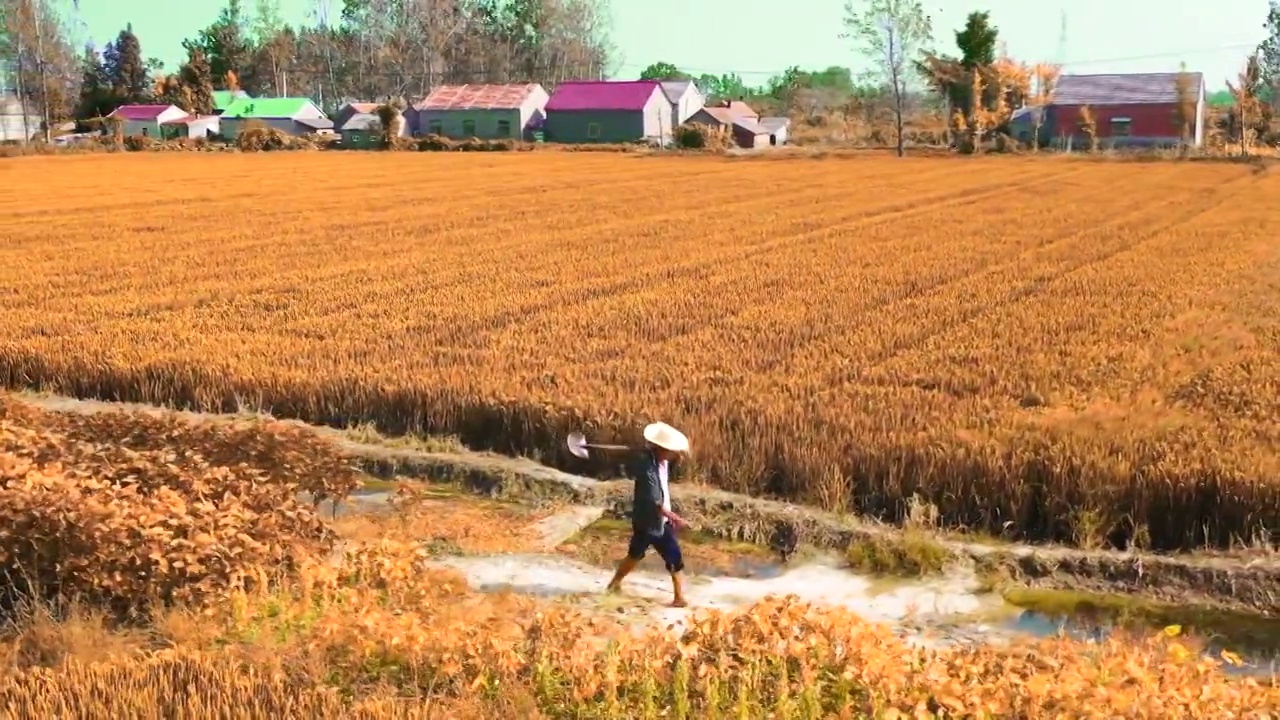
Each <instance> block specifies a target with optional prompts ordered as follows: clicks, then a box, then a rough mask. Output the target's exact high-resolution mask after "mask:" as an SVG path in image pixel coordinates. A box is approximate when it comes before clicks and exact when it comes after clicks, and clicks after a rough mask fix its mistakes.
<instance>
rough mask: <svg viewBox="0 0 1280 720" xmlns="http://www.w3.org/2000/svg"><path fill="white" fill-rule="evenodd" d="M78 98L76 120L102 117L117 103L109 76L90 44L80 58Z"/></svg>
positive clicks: (113, 108)
mask: <svg viewBox="0 0 1280 720" xmlns="http://www.w3.org/2000/svg"><path fill="white" fill-rule="evenodd" d="M80 73H81V74H80V98H79V101H78V102H77V103H76V110H75V116H76V119H77V120H88V119H90V118H98V117H104V116H106V115H109V114H111V111H112V110H115V109H116V107H117V105H118V104H119V103H117V102H116V100H115V93H114V92H113V91H112V88H111V78H110V77H109V76H108V75H107V69H106V67H104V66H103V64H102V58H101V57H100V56H99V55H98V52H97V51H96V50H94V49H93V46H92V45H89V46H86V47H85V49H84V57H83V58H81V60H80Z"/></svg>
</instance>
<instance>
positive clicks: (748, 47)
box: [80, 0, 1267, 88]
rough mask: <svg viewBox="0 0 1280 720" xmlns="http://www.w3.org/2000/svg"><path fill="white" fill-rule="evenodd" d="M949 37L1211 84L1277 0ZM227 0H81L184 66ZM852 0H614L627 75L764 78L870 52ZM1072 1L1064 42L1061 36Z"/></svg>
mask: <svg viewBox="0 0 1280 720" xmlns="http://www.w3.org/2000/svg"><path fill="white" fill-rule="evenodd" d="M926 3H927V6H928V8H929V10H930V12H931V13H932V15H933V17H934V26H935V31H936V32H935V36H936V37H937V38H938V39H939V45H940V46H943V47H950V46H951V45H952V44H953V43H952V35H951V31H952V30H954V29H956V28H958V27H959V26H960V25H961V24H963V22H964V17H965V15H966V14H968V13H969V12H971V11H973V10H988V11H990V12H991V17H992V20H993V22H994V23H995V24H996V25H997V26H998V27H999V28H1000V35H1001V37H1002V38H1003V39H1004V40H1005V41H1006V42H1007V43H1008V51H1009V53H1010V54H1011V55H1013V56H1014V57H1017V58H1019V59H1023V60H1028V61H1035V60H1049V61H1065V63H1066V66H1067V71H1068V72H1079V73H1088V72H1143V71H1147V72H1153V71H1172V70H1176V69H1177V67H1178V63H1179V61H1185V62H1186V63H1187V65H1188V67H1189V69H1192V70H1200V71H1202V72H1204V73H1205V74H1206V75H1207V78H1208V81H1209V85H1210V87H1215V88H1217V87H1223V86H1224V84H1225V80H1226V78H1228V77H1231V78H1233V79H1234V77H1235V74H1236V73H1237V72H1238V70H1239V66H1240V65H1241V63H1242V60H1243V57H1244V55H1245V53H1246V52H1247V51H1248V49H1249V48H1250V47H1252V46H1254V45H1256V44H1257V43H1258V42H1260V41H1261V40H1262V38H1263V37H1264V36H1265V32H1264V30H1263V29H1262V21H1263V19H1264V18H1265V17H1266V11H1267V0H1226V2H1221V3H1217V4H1215V5H1214V6H1213V8H1212V12H1207V11H1206V10H1207V6H1203V5H1188V6H1187V9H1188V12H1186V13H1179V12H1175V11H1174V9H1175V8H1176V7H1177V3H1172V4H1171V3H1169V2H1168V1H1167V0H1164V1H1162V2H1156V1H1155V0H1126V1H1125V2H1119V1H1118V0H1071V1H1070V2H1066V1H1065V0H1053V2H1039V3H1035V2H1027V1H1026V0H1019V1H1018V2H1015V1H1014V0H987V2H983V3H980V4H975V3H968V2H966V3H961V2H945V1H939V0H926ZM222 4H223V0H182V2H181V7H182V11H181V12H176V11H175V10H176V5H177V4H176V3H174V2H173V0H80V5H81V10H80V17H81V20H82V22H83V26H82V27H83V29H84V31H85V34H86V35H87V39H90V40H92V41H93V42H96V43H99V44H101V43H105V42H106V41H108V40H110V39H111V38H112V37H113V36H114V35H115V33H117V32H118V31H119V30H120V28H121V27H123V26H124V24H125V23H128V22H132V23H133V29H134V31H135V32H136V33H137V34H138V36H139V38H140V39H141V41H142V47H143V50H144V54H145V55H147V56H149V57H152V56H154V57H159V58H160V59H162V60H165V61H166V62H168V63H175V64H176V63H177V62H178V61H179V60H180V59H181V57H182V54H183V53H182V46H181V42H182V39H183V38H184V37H188V36H190V35H193V34H194V33H195V32H196V31H197V30H198V29H200V28H201V27H204V26H205V25H207V24H208V23H209V22H211V21H212V20H213V18H214V17H215V16H216V15H217V14H218V10H219V8H220V7H221V5H222ZM281 5H282V6H283V10H284V14H285V17H286V19H287V20H289V21H291V22H300V21H304V20H306V19H307V18H308V17H309V16H310V15H311V14H312V13H314V12H315V10H316V8H317V6H320V7H323V6H325V5H327V6H329V12H330V14H331V16H333V17H336V16H337V15H338V14H339V13H340V11H341V7H342V2H341V0H281ZM843 5H844V3H843V0H789V1H780V0H612V14H613V20H614V23H613V24H614V31H613V36H614V40H615V42H616V44H617V45H618V48H619V50H620V53H621V56H622V67H621V71H620V73H619V76H620V77H621V76H635V75H636V74H638V73H639V72H640V70H641V69H642V68H643V67H645V66H646V65H648V64H649V63H651V62H654V61H657V60H667V61H669V62H673V63H675V64H677V65H679V66H681V67H683V68H685V69H687V70H689V71H691V72H693V73H695V74H700V73H702V72H712V73H717V74H718V73H723V72H738V73H740V74H741V75H743V77H744V78H745V79H746V80H747V81H748V82H751V83H757V82H762V81H764V80H765V79H767V78H768V77H769V76H771V75H773V74H775V73H777V72H779V71H781V70H782V69H784V68H786V67H788V66H790V65H799V66H801V67H826V66H828V65H846V66H854V67H856V66H857V65H858V63H859V62H860V60H859V59H858V58H857V56H856V55H854V54H853V53H852V52H851V51H850V49H849V47H848V45H847V43H846V42H845V41H842V40H840V39H838V37H837V35H838V34H839V32H840V29H841V28H840V19H841V16H842V8H843ZM1063 7H1066V8H1067V33H1066V42H1065V43H1062V42H1060V35H1061V33H1060V28H1061V22H1060V21H1061V16H1060V13H1061V10H1062V8H1063Z"/></svg>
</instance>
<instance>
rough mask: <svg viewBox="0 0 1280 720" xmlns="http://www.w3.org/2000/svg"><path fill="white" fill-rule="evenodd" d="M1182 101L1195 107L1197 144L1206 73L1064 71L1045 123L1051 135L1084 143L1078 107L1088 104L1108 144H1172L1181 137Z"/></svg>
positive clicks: (1099, 134) (1193, 140)
mask: <svg viewBox="0 0 1280 720" xmlns="http://www.w3.org/2000/svg"><path fill="white" fill-rule="evenodd" d="M1184 93H1185V97H1183V95H1184ZM1184 102H1186V103H1187V104H1188V105H1189V106H1190V108H1189V109H1190V110H1191V113H1190V114H1191V117H1190V118H1189V120H1190V123H1189V124H1190V125H1191V127H1190V132H1189V133H1188V134H1189V135H1190V140H1191V144H1192V145H1194V146H1197V147H1198V146H1200V145H1201V144H1202V143H1203V142H1204V125H1205V122H1204V120H1205V83H1204V75H1203V74H1202V73H1198V72H1189V73H1176V72H1169V73H1127V74H1120V73H1113V74H1103V75H1063V76H1062V77H1060V78H1058V82H1057V85H1056V87H1055V88H1054V91H1053V98H1052V99H1051V101H1050V102H1049V104H1048V106H1047V107H1046V115H1045V121H1046V122H1045V124H1046V126H1047V133H1048V135H1049V136H1050V137H1053V138H1056V139H1058V141H1060V142H1063V143H1066V142H1071V143H1072V144H1073V145H1075V146H1080V145H1081V144H1083V143H1084V142H1086V140H1087V138H1086V135H1085V133H1084V132H1083V128H1082V127H1081V122H1080V109H1081V108H1083V107H1084V106H1086V105H1087V106H1089V109H1090V111H1091V112H1092V113H1093V117H1094V121H1095V123H1096V126H1097V137H1098V139H1099V142H1100V143H1101V144H1102V145H1103V146H1104V147H1134V146H1139V147H1142V146H1146V147H1151V146H1156V147H1160V146H1173V145H1177V144H1178V143H1179V142H1181V140H1182V129H1181V128H1180V127H1179V121H1178V115H1179V109H1178V108H1179V106H1180V105H1182V104H1183V103H1184Z"/></svg>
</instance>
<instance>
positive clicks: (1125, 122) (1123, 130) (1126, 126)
mask: <svg viewBox="0 0 1280 720" xmlns="http://www.w3.org/2000/svg"><path fill="white" fill-rule="evenodd" d="M1132 126H1133V120H1131V119H1130V118H1127V117H1118V118H1111V137H1129V136H1130V135H1131V134H1132Z"/></svg>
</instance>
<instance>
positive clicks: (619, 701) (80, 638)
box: [0, 403, 1280, 720]
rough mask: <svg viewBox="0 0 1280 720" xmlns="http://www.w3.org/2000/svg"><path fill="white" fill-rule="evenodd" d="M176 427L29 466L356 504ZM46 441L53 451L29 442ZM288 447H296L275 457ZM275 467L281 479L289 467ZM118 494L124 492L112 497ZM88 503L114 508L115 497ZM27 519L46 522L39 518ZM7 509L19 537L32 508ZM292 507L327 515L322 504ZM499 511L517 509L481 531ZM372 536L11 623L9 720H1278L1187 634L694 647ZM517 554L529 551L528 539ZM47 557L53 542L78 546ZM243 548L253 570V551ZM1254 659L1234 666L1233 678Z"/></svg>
mask: <svg viewBox="0 0 1280 720" xmlns="http://www.w3.org/2000/svg"><path fill="white" fill-rule="evenodd" d="M166 420H167V419H166V418H153V417H144V416H132V415H115V416H98V417H97V418H94V419H92V420H90V419H87V418H76V417H61V416H57V417H52V416H49V415H47V414H43V413H38V412H34V411H30V410H28V409H25V408H20V407H16V406H15V405H13V404H12V403H8V404H6V406H5V416H4V421H5V423H6V428H7V430H8V431H9V432H10V435H8V436H6V437H8V440H7V443H8V444H7V445H6V446H5V452H6V453H12V454H16V455H22V456H24V457H28V458H38V461H37V463H38V464H39V465H40V466H41V467H45V468H47V467H51V466H52V465H53V464H54V463H59V462H60V463H62V464H63V465H62V468H61V470H60V473H61V475H60V476H61V477H63V478H65V479H66V481H67V482H71V483H78V484H80V485H84V486H89V487H96V485H95V483H108V484H113V485H119V484H127V483H129V482H131V480H130V479H129V478H128V477H126V476H125V475H124V474H123V472H122V471H121V472H117V473H116V474H115V475H112V474H111V473H112V472H113V470H115V469H116V468H117V465H116V464H115V463H112V462H104V461H103V459H102V454H103V453H107V454H110V453H112V452H117V453H124V452H125V449H124V448H126V447H128V446H130V445H133V446H134V447H135V449H134V450H133V451H132V452H135V453H137V454H138V455H139V456H140V457H149V456H147V455H145V453H162V454H164V455H165V456H167V457H170V458H172V459H173V462H174V463H175V465H177V466H179V467H181V468H182V469H179V470H175V471H174V472H173V473H172V474H171V475H168V476H164V477H163V479H164V481H165V482H166V483H168V482H172V483H174V489H175V491H176V492H188V488H190V487H193V486H196V485H198V484H199V483H198V482H197V481H196V480H186V479H184V478H186V476H187V475H191V476H192V477H194V478H203V477H204V472H205V471H204V469H203V468H202V467H196V466H192V465H186V464H184V463H188V462H190V459H191V458H193V457H196V456H200V457H202V458H218V460H216V461H215V460H211V459H209V460H207V462H208V463H209V464H210V465H211V466H213V467H227V469H232V468H231V467H228V466H226V465H220V463H228V464H231V465H234V467H235V468H236V469H237V471H238V472H248V468H251V467H252V468H257V469H258V470H259V471H260V472H262V473H264V474H265V475H271V474H272V473H275V475H274V476H273V477H274V478H275V479H274V480H270V481H265V482H262V483H260V486H261V487H265V488H269V487H274V486H279V485H282V484H287V483H288V482H289V480H288V478H290V477H294V476H293V475H291V473H295V472H298V471H301V470H302V469H304V468H305V469H307V471H309V472H324V473H325V474H324V475H323V476H317V477H324V478H325V480H324V481H322V482H319V483H318V484H320V485H321V486H322V487H327V488H330V489H332V490H334V491H335V492H336V491H338V490H340V488H342V487H346V486H347V483H346V482H345V481H344V482H339V483H338V486H337V488H334V487H333V486H332V485H331V483H332V477H331V475H330V473H331V472H332V471H333V470H335V469H336V466H335V465H334V463H335V462H340V458H336V456H334V455H333V454H332V451H331V450H330V449H328V448H326V447H324V446H321V445H310V446H307V445H296V446H295V445H294V443H295V442H297V441H299V438H297V437H294V436H293V435H292V434H291V433H290V431H289V430H288V429H287V428H286V427H284V426H280V425H266V424H263V425H256V424H255V425H254V426H253V427H255V428H256V429H254V430H252V431H251V434H250V435H246V434H245V432H246V430H245V428H238V427H235V426H231V425H217V426H209V427H208V428H205V429H197V428H189V429H187V430H178V429H177V426H176V425H175V426H165V425H164V423H165V422H166ZM165 427H168V429H167V430H163V431H160V432H157V430H158V429H162V428H165ZM23 428H26V429H32V430H37V431H38V432H36V433H35V434H34V435H22V434H20V433H17V432H16V431H15V429H23ZM89 428H92V429H95V430H101V431H102V437H100V438H99V439H98V441H97V443H96V444H94V443H92V442H90V441H89V440H87V439H84V440H81V441H79V442H71V441H69V440H65V438H67V437H69V436H71V435H72V434H73V433H75V432H87V429H89ZM54 434H56V435H58V436H59V437H60V438H62V439H63V440H62V441H61V442H59V443H57V444H55V445H50V444H49V442H48V441H46V440H43V439H42V438H43V437H44V436H45V435H54ZM246 437H256V438H257V439H256V441H254V442H246V441H245V439H246ZM138 446H145V447H146V448H147V449H136V448H137V447H138ZM233 446H242V447H245V449H246V453H245V455H244V456H243V458H241V459H242V461H243V467H242V466H241V464H240V463H234V460H235V458H234V457H233V456H232V455H230V454H227V453H226V448H230V447H233ZM286 447H289V448H292V451H291V452H289V453H285V454H274V455H273V454H271V452H270V451H265V450H264V448H286ZM24 448H26V449H25V450H24ZM113 448H118V449H116V450H113ZM271 462H275V463H276V465H275V466H273V467H268V464H269V463H271ZM132 467H133V468H134V472H135V473H136V474H138V475H140V476H142V479H143V482H142V484H146V482H150V481H158V480H159V479H161V476H159V475H157V474H155V471H154V470H153V469H148V468H149V467H150V466H146V465H144V464H143V463H142V462H141V461H138V462H135V463H134V465H133V466H132ZM95 475H100V476H102V478H103V479H101V480H97V481H95V480H94V476H95ZM10 481H11V482H10V486H11V487H14V486H15V485H14V483H13V482H12V478H10ZM19 484H20V483H19ZM295 484H296V485H298V486H304V485H309V484H317V482H315V481H313V482H312V483H308V482H297V483H295ZM214 490H215V491H217V490H221V491H222V492H221V494H220V497H221V500H219V501H220V502H232V501H231V500H229V498H235V497H237V496H239V495H243V494H245V493H246V492H249V491H248V490H247V489H246V488H245V487H244V486H242V485H240V484H237V483H236V481H235V476H234V475H231V476H229V480H228V484H227V486H226V487H221V486H220V487H217V488H214ZM213 495H219V493H217V492H214V493H213ZM406 495H408V494H407V493H406ZM426 499H427V498H422V497H416V498H415V497H404V498H402V500H401V501H400V503H399V504H400V505H401V507H400V510H401V511H403V512H404V513H406V514H407V515H413V514H415V513H418V514H421V515H422V516H424V517H433V518H436V519H437V520H438V524H439V525H440V527H438V528H437V529H435V530H434V532H449V530H448V529H447V528H445V527H444V525H445V524H446V523H466V524H472V523H479V522H485V521H489V520H493V519H495V518H496V519H501V520H503V521H510V524H511V525H516V524H518V523H519V522H520V520H521V518H519V517H510V516H506V515H502V514H501V513H502V512H505V511H500V510H499V509H498V508H497V507H496V506H492V505H484V504H481V505H474V506H471V511H469V512H460V513H459V514H457V515H453V516H450V515H446V514H443V513H441V512H440V509H439V508H438V507H437V506H433V505H427V504H424V501H425V500H426ZM209 501H210V502H214V500H209ZM81 503H82V504H84V505H86V506H89V505H92V504H93V498H92V497H88V496H86V497H84V498H83V499H82V500H81ZM20 507H21V512H23V513H25V514H27V515H31V516H33V517H37V518H38V517H43V514H42V513H43V511H41V510H40V509H38V508H35V507H34V506H31V505H24V506H20ZM6 512H8V513H9V517H10V518H13V517H17V513H18V512H19V510H18V509H15V508H10V509H8V510H7V511H6ZM187 512H188V511H187V509H186V508H183V507H179V506H177V505H172V506H170V507H169V508H168V510H167V512H164V513H161V514H158V515H157V514H152V515H147V514H141V513H139V514H136V515H132V516H129V517H126V518H122V519H120V520H119V521H118V523H117V524H125V523H129V522H131V523H132V525H133V526H134V527H135V528H136V532H138V533H140V534H142V535H144V536H145V535H147V534H149V533H151V532H155V531H163V529H164V528H165V527H167V526H171V525H172V524H173V523H174V522H175V521H177V523H178V524H179V525H181V524H182V523H183V522H185V520H184V518H185V516H186V513H187ZM290 512H291V513H293V514H295V515H297V516H299V517H308V513H310V509H309V508H308V507H300V508H295V509H293V510H291V511H290ZM494 512H497V513H499V514H498V515H496V516H495V515H492V514H489V515H485V514H477V513H494ZM228 514H234V510H231V511H229V513H228ZM309 517H311V518H312V519H314V515H311V516H309ZM524 519H528V518H524ZM390 527H391V526H388V528H390ZM422 527H425V526H422ZM386 534H387V535H391V534H392V533H390V532H388V533H386ZM302 537H304V538H305V537H308V533H306V532H304V533H302ZM348 539H349V540H352V542H350V543H349V545H348V547H347V548H346V549H345V551H344V552H343V553H342V555H341V557H339V558H337V559H336V562H335V560H334V559H331V558H329V557H328V556H327V554H326V553H325V552H324V551H323V549H322V548H313V549H314V552H312V553H311V554H309V555H302V554H300V555H299V556H298V557H296V558H295V561H294V562H292V563H290V564H289V566H288V567H286V568H281V567H272V569H271V571H270V572H269V573H268V572H267V571H266V570H265V569H262V568H260V569H259V572H261V573H262V574H264V575H265V574H269V575H270V576H271V577H273V578H274V579H275V580H276V581H277V582H276V583H274V584H270V585H268V584H257V585H254V586H252V587H247V586H237V585H232V584H224V585H222V586H221V588H220V589H219V590H218V591H217V592H204V593H201V594H199V595H198V598H199V600H200V602H199V603H198V604H191V603H187V602H175V603H173V604H170V605H169V606H167V607H163V608H156V609H155V610H154V611H153V612H152V613H151V614H150V616H149V617H148V618H147V620H146V621H145V622H142V623H139V622H138V621H137V619H134V621H133V622H126V623H123V624H122V623H121V622H120V620H119V619H118V618H117V617H116V616H115V615H114V614H113V613H110V612H106V611H105V610H104V609H103V608H102V607H101V606H98V605H95V604H94V602H93V601H94V596H92V595H83V596H82V597H81V598H79V599H72V598H68V597H65V596H62V595H59V596H58V597H56V598H54V601H55V602H54V603H52V604H51V603H48V602H44V603H34V604H32V603H25V604H19V605H17V606H16V607H12V608H10V609H9V611H8V613H7V620H8V622H6V623H5V624H4V625H3V626H0V708H3V709H2V710H0V717H5V718H46V717H94V718H96V717H103V718H106V717H112V718H114V717H129V718H142V719H149V718H157V719H158V718H170V717H180V716H181V717H197V716H198V717H212V716H217V717H224V718H242V717H243V718H250V717H316V718H369V719H371V720H372V719H373V718H426V717H466V718H511V717H522V718H523V717H528V718H539V717H557V718H566V717H595V718H605V719H610V720H613V719H617V720H621V719H622V718H635V717H658V716H659V712H660V711H661V712H663V713H664V714H663V716H665V717H683V718H692V717H699V718H715V717H765V716H768V715H770V714H775V715H776V716H778V717H789V718H827V717H841V718H897V717H901V718H905V717H918V718H932V717H1055V716H1072V717H1075V716H1080V715H1081V714H1082V713H1092V714H1094V715H1096V716H1098V717H1115V716H1122V717H1130V718H1165V717H1179V718H1188V719H1189V720H1201V719H1203V720H1208V719H1209V718H1222V717H1235V718H1257V719H1259V720H1261V718H1263V717H1266V715H1265V713H1266V712H1269V711H1271V710H1272V709H1274V708H1275V707H1277V703H1280V688H1278V687H1276V686H1275V685H1274V684H1267V683H1262V682H1259V681H1258V680H1251V679H1240V678H1229V677H1227V676H1225V675H1223V674H1222V672H1221V668H1220V664H1221V663H1220V662H1218V661H1215V660H1202V659H1199V658H1197V657H1196V656H1195V655H1194V654H1193V653H1194V650H1195V647H1194V645H1193V643H1191V642H1190V641H1186V640H1183V639H1181V638H1177V637H1174V635H1175V634H1176V633H1172V632H1171V633H1169V635H1168V636H1159V637H1155V638H1138V639H1133V638H1117V639H1113V640H1109V641H1107V642H1105V643H1102V644H1098V645H1094V646H1081V645H1077V644H1074V643H1071V642H1068V641H1066V640H1052V641H1044V642H1038V643H1031V644H1021V645H1018V646H1016V647H1014V648H1012V649H1003V650H1002V649H995V648H972V649H955V650H943V651H925V650H920V649H918V648H914V647H911V646H908V645H906V644H904V643H903V642H902V641H901V640H899V639H898V638H896V637H895V636H893V635H892V634H891V633H890V632H889V631H888V630H886V629H884V628H882V627H878V626H875V625H872V624H868V623H866V622H864V621H862V620H860V619H859V618H857V617H856V616H854V615H852V614H851V613H848V612H844V611H840V610H833V609H823V608H817V607H812V606H807V605H803V604H799V603H797V602H795V601H794V599H793V598H781V599H771V600H767V601H765V602H762V603H760V604H759V605H757V606H756V607H754V608H751V609H748V610H744V611H741V612H733V613H718V612H703V613H700V614H698V615H697V616H696V617H695V618H694V620H693V622H692V624H691V627H690V629H689V630H688V631H687V632H684V633H682V634H679V635H674V634H670V633H667V632H666V631H665V630H661V629H655V630H653V631H651V632H648V633H647V634H644V635H642V636H636V635H634V634H633V633H632V630H631V629H630V628H628V627H626V626H624V625H622V624H620V623H618V622H616V621H614V620H611V619H609V618H607V617H603V616H601V615H598V614H595V613H592V612H590V611H586V610H575V609H573V608H570V607H568V606H565V605H560V604H547V603H541V602H538V601H535V600H533V599H531V598H526V597H520V596H516V595H512V594H497V595H481V594H477V593H474V592H472V591H470V590H468V589H467V587H466V583H465V581H464V579H463V578H461V577H460V576H459V575H457V574H456V573H453V572H450V571H444V570H440V569H438V568H436V567H433V566H431V565H429V559H430V554H431V553H430V552H429V550H428V549H426V548H425V547H423V545H422V543H421V542H420V541H421V540H422V538H404V539H400V540H397V539H392V538H390V537H381V538H366V539H365V540H364V541H363V542H361V541H360V539H359V538H348ZM508 540H509V541H510V542H512V543H514V544H513V545H512V546H511V547H513V548H515V547H518V545H519V542H520V539H519V538H508ZM38 541H39V542H41V543H42V544H43V545H44V546H45V547H57V543H58V542H59V541H58V540H57V539H56V538H50V537H41V538H39V540H38ZM495 542H496V541H495ZM263 543H264V545H265V546H266V550H265V551H264V553H265V554H264V557H266V558H268V559H267V562H271V560H270V558H271V557H275V554H274V553H279V552H283V549H284V548H290V549H291V550H290V551H294V549H295V548H296V547H297V538H296V537H294V536H291V535H289V534H288V533H283V532H282V533H277V534H275V535H271V536H264V539H263ZM146 551H147V549H146V548H141V549H139V550H137V552H142V553H145V552H146ZM181 552H184V551H183V550H181V549H180V548H178V549H175V550H173V551H172V552H171V554H170V557H176V556H177V555H178V554H179V553H181ZM225 552H226V554H228V555H238V554H239V553H237V552H236V548H234V547H228V548H226V549H225ZM88 553H89V554H86V555H84V556H76V557H73V558H71V559H73V560H76V561H80V562H81V563H82V564H81V573H82V575H83V576H84V577H107V576H110V575H112V574H113V573H114V572H115V569H114V568H115V567H116V564H115V562H114V560H113V559H112V556H110V555H109V554H106V553H104V552H102V550H101V549H100V548H89V549H88ZM187 581H189V582H195V583H197V584H199V583H201V582H202V581H201V580H199V579H196V578H187ZM87 584H88V585H89V586H95V585H100V584H101V583H100V582H99V583H94V582H89V583H87ZM206 589H207V588H206ZM182 595H183V594H182V593H178V596H180V597H181V596H182ZM1233 660H1234V658H1233V657H1232V656H1231V655H1230V654H1224V656H1223V661H1233Z"/></svg>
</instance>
